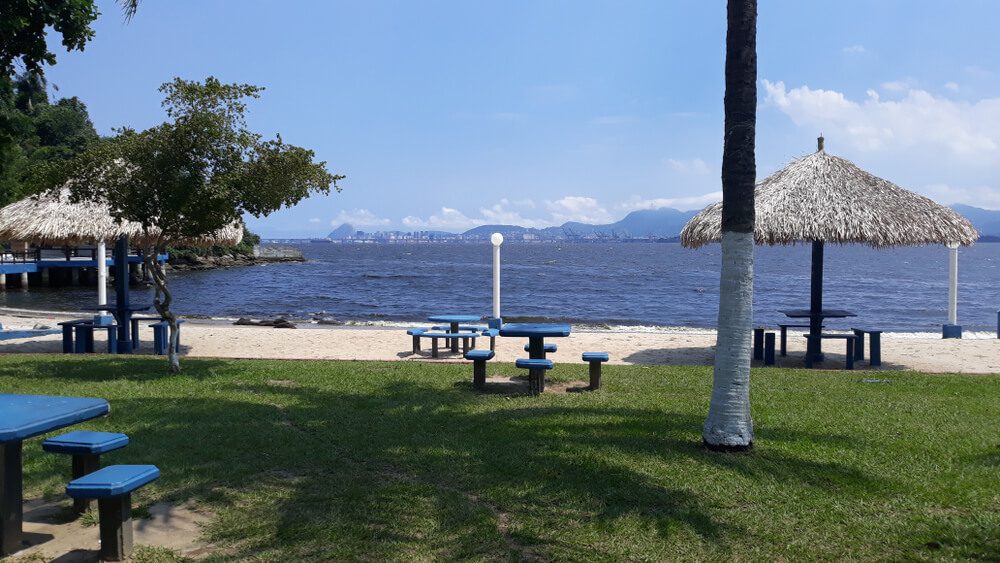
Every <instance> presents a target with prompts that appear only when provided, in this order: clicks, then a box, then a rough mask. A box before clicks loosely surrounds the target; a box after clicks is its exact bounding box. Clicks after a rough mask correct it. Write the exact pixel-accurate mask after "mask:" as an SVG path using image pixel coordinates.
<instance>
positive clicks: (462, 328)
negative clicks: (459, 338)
mask: <svg viewBox="0 0 1000 563" xmlns="http://www.w3.org/2000/svg"><path fill="white" fill-rule="evenodd" d="M431 330H445V331H448V330H451V326H450V325H434V326H432V327H431ZM458 330H460V331H465V332H482V331H484V330H486V327H485V326H472V325H458Z"/></svg>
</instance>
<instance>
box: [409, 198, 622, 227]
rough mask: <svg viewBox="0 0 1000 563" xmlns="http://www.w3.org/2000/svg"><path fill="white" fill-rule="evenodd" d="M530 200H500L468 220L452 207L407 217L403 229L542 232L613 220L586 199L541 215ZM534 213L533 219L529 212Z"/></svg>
mask: <svg viewBox="0 0 1000 563" xmlns="http://www.w3.org/2000/svg"><path fill="white" fill-rule="evenodd" d="M537 207H538V206H536V204H535V202H534V201H533V200H531V199H520V200H509V199H506V198H505V199H501V200H500V201H499V202H497V203H496V204H494V205H491V206H487V207H480V208H479V210H478V211H479V215H478V216H469V215H466V214H465V213H463V212H462V211H459V210H458V209H454V208H451V207H442V208H441V210H440V211H439V212H437V213H434V214H432V215H431V216H429V217H426V218H423V217H416V216H413V215H410V216H407V217H404V218H403V220H402V223H403V226H404V227H406V228H408V229H414V230H442V231H464V230H467V229H471V228H473V227H478V226H480V225H520V226H522V227H531V228H536V229H543V228H545V227H552V226H555V225H561V224H563V223H565V222H567V221H580V222H584V223H607V222H611V221H613V220H614V218H613V217H612V216H611V214H610V213H608V211H607V209H605V208H604V207H603V206H602V205H601V204H600V203H599V202H598V201H597V200H596V199H594V198H592V197H584V196H566V197H563V198H560V199H557V200H553V201H546V202H545V203H544V212H543V213H544V214H543V215H539V214H538V213H539V210H537V209H536V208H537ZM532 210H534V213H533V214H532V215H527V216H526V214H525V213H526V212H529V211H532Z"/></svg>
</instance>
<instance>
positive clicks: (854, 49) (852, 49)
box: [841, 45, 865, 55]
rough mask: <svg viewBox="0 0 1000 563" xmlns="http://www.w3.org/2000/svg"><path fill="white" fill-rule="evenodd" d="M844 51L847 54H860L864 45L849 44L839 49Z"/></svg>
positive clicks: (863, 49) (863, 50)
mask: <svg viewBox="0 0 1000 563" xmlns="http://www.w3.org/2000/svg"><path fill="white" fill-rule="evenodd" d="M841 50H842V51H843V52H844V53H846V54H848V55H860V54H862V53H864V52H865V46H864V45H850V46H848V47H844V48H843V49H841Z"/></svg>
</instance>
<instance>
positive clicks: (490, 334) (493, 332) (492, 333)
mask: <svg viewBox="0 0 1000 563" xmlns="http://www.w3.org/2000/svg"><path fill="white" fill-rule="evenodd" d="M483 336H485V337H487V338H489V339H490V350H493V351H496V349H497V336H500V329H497V328H488V329H486V330H484V331H483Z"/></svg>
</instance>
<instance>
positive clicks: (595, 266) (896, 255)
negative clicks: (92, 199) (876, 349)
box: [0, 243, 1000, 331]
mask: <svg viewBox="0 0 1000 563" xmlns="http://www.w3.org/2000/svg"><path fill="white" fill-rule="evenodd" d="M299 248H301V250H302V251H303V252H304V253H305V255H306V258H307V262H305V263H301V264H299V263H293V264H270V265H262V266H253V267H246V268H234V269H230V270H217V271H208V272H183V273H176V274H173V275H172V277H171V285H172V286H173V288H174V292H175V298H176V309H177V310H178V311H179V312H181V313H184V314H202V315H210V316H219V317H238V316H251V317H258V318H260V317H272V316H277V315H284V316H290V317H293V318H299V319H303V318H310V317H312V316H313V315H317V314H325V315H330V316H334V317H336V318H338V319H341V320H400V321H418V320H423V319H424V318H425V317H426V316H427V315H430V314H435V313H437V314H442V313H470V314H482V315H488V314H489V313H490V309H491V298H492V297H491V296H492V289H491V283H492V282H491V250H490V246H489V245H488V244H485V243H484V244H481V245H467V244H454V245H337V244H304V245H302V246H300V247H299ZM719 253H720V249H719V246H718V245H714V246H710V247H707V248H703V249H699V250H689V249H685V248H683V247H681V246H680V245H678V244H668V243H641V244H616V243H608V244H564V245H560V244H505V245H504V247H503V269H502V276H503V295H502V312H503V314H504V316H505V317H508V318H509V317H515V316H516V317H531V318H545V319H558V320H567V321H575V322H592V323H607V324H626V325H664V326H692V327H714V325H715V322H716V315H717V307H718V299H719V296H718V293H719ZM947 256H948V254H947V250H946V249H944V248H943V247H925V248H902V249H895V250H872V249H869V248H865V247H857V246H845V247H838V246H833V245H831V246H829V247H828V248H827V250H826V278H825V280H826V281H825V284H826V291H825V305H826V307H829V308H844V309H849V310H852V311H855V312H857V313H858V314H859V315H860V318H859V319H858V320H857V321H855V322H853V323H851V322H848V324H863V325H870V326H874V327H881V328H883V329H885V330H899V331H939V330H940V325H941V323H942V322H944V321H945V320H946V311H947V309H946V307H947V294H948V290H947V281H948V271H947ZM809 258H810V249H809V247H808V246H794V247H784V248H783V247H777V248H771V247H759V248H758V249H757V254H756V280H755V293H754V312H755V317H756V319H757V321H758V322H761V323H768V324H772V325H773V324H774V323H776V322H778V321H779V320H781V319H783V318H784V317H783V316H782V315H781V314H780V313H779V312H778V311H779V310H781V309H787V308H805V307H808V302H809ZM998 268H1000V244H980V245H977V246H974V247H972V248H968V249H963V250H961V251H960V258H959V280H960V286H959V322H960V324H963V325H964V326H965V329H966V330H994V329H995V328H996V314H997V309H998V307H1000V284H998V283H997V279H998V273H1000V270H998ZM94 291H95V290H94V289H93V288H60V289H57V290H56V289H53V290H45V289H37V290H35V289H33V290H31V291H30V292H20V291H10V292H7V293H5V294H0V305H3V306H8V307H21V308H33V309H58V310H72V309H74V308H75V307H79V306H81V305H90V304H93V303H94V301H95V298H94ZM151 299H152V292H151V291H150V290H147V289H136V290H135V291H134V293H133V301H134V302H136V303H140V302H149V301H151ZM834 326H839V325H834Z"/></svg>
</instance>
